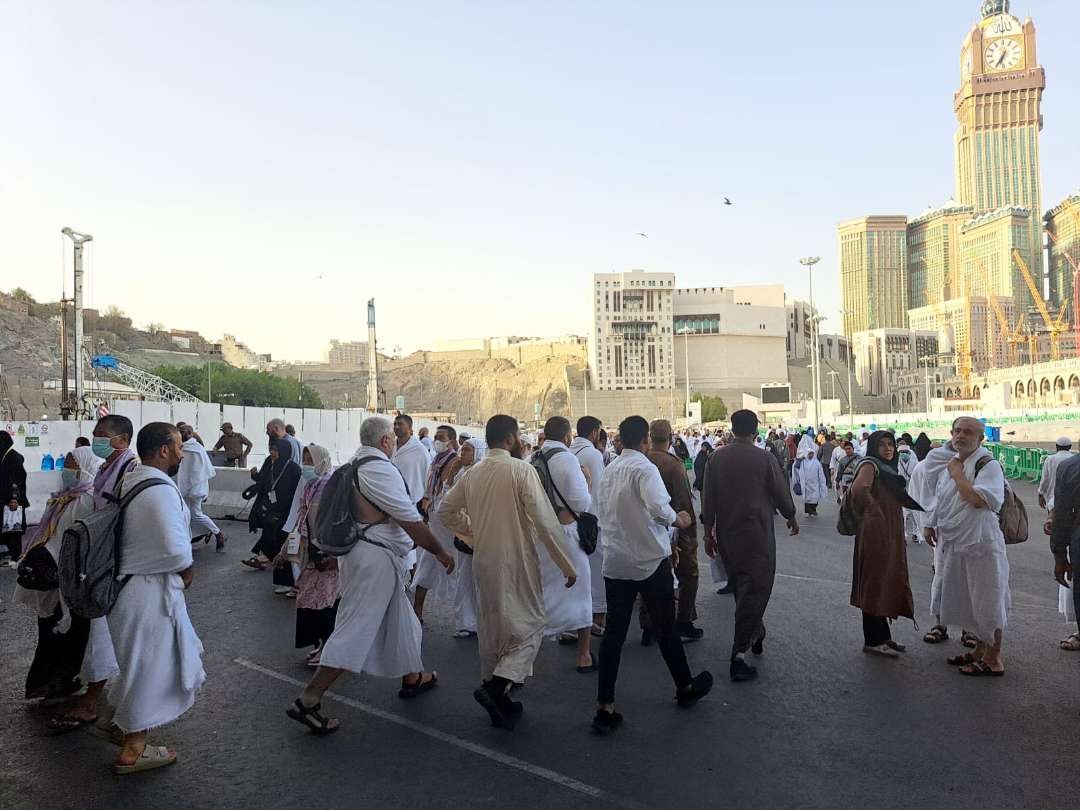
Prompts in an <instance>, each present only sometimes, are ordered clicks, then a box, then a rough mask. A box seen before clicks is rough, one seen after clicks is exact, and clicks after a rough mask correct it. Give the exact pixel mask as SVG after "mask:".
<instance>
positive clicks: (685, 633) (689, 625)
mask: <svg viewBox="0 0 1080 810" xmlns="http://www.w3.org/2000/svg"><path fill="white" fill-rule="evenodd" d="M675 629H676V630H678V631H679V638H681V639H682V640H683V641H697V640H698V639H700V638H701V637H702V636H704V635H705V631H704V630H702V629H701V628H700V627H694V623H693V622H679V623H678V624H676V625H675Z"/></svg>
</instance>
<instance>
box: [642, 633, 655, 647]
mask: <svg viewBox="0 0 1080 810" xmlns="http://www.w3.org/2000/svg"><path fill="white" fill-rule="evenodd" d="M655 640H656V637H655V636H654V635H653V631H652V630H642V631H641V646H642V647H651V646H652V645H653V642H654V641H655Z"/></svg>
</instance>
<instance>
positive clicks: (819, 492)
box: [791, 457, 827, 504]
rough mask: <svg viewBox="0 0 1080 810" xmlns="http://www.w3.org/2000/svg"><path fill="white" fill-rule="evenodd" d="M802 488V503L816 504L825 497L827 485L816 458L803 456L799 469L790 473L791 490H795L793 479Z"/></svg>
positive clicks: (822, 470) (823, 472)
mask: <svg viewBox="0 0 1080 810" xmlns="http://www.w3.org/2000/svg"><path fill="white" fill-rule="evenodd" d="M796 480H798V482H799V486H800V487H801V488H802V499H803V503H809V504H818V503H821V502H822V500H824V499H825V491H826V489H827V485H826V483H825V470H824V469H823V468H822V466H821V462H820V461H818V460H817V459H816V458H805V457H804V458H803V460H802V463H801V464H800V465H799V469H798V471H796V472H793V473H792V475H791V491H792V493H794V492H795V481H796Z"/></svg>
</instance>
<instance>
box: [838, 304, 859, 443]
mask: <svg viewBox="0 0 1080 810" xmlns="http://www.w3.org/2000/svg"><path fill="white" fill-rule="evenodd" d="M840 314H841V315H842V316H843V318H844V340H846V341H847V355H846V359H847V362H846V363H845V365H846V366H847V412H848V430H854V429H855V408H854V406H853V405H852V398H851V397H852V388H851V367H852V365H854V363H855V352H854V349H855V347H854V345H853V344H852V342H851V333H850V331H849V330H848V318H849V317H850V316H852V315H854V314H855V313H854V312H853V311H852V310H850V309H844V310H841V311H840Z"/></svg>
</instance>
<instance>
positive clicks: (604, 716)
mask: <svg viewBox="0 0 1080 810" xmlns="http://www.w3.org/2000/svg"><path fill="white" fill-rule="evenodd" d="M622 721H623V716H622V715H621V714H619V713H618V712H605V711H603V710H601V709H597V710H596V714H595V715H593V719H592V727H593V731H595V732H596V733H597V734H607V733H608V732H609V731H614V730H615V729H617V728H618V727H619V726H621V725H622Z"/></svg>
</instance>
